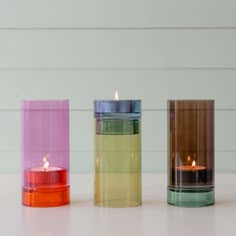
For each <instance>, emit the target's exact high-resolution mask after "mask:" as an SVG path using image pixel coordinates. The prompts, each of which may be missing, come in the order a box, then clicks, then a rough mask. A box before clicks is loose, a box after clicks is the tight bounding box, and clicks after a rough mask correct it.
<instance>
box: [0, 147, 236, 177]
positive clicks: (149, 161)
mask: <svg viewBox="0 0 236 236" xmlns="http://www.w3.org/2000/svg"><path fill="white" fill-rule="evenodd" d="M0 155H1V158H0V160H1V162H2V164H1V165H0V173H9V172H10V173H17V172H20V159H21V154H20V152H2V151H0ZM235 156H236V152H216V153H215V170H216V171H217V172H236V169H235ZM93 167H94V166H93V152H92V151H88V152H82V151H79V152H71V153H70V170H71V172H72V173H83V172H85V173H86V172H90V173H92V172H93ZM142 171H143V172H144V173H147V172H166V171H167V153H166V152H142Z"/></svg>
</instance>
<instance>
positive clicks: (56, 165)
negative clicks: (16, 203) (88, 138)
mask: <svg viewBox="0 0 236 236" xmlns="http://www.w3.org/2000/svg"><path fill="white" fill-rule="evenodd" d="M21 114H22V164H21V166H22V204H23V205H26V206H32V207H53V206H61V205H65V204H67V203H69V201H70V187H69V101H68V100H55V101H54V100H53V101H22V104H21Z"/></svg>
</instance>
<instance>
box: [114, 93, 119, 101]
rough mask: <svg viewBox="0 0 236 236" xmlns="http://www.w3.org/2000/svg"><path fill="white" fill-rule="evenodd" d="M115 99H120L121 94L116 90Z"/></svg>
mask: <svg viewBox="0 0 236 236" xmlns="http://www.w3.org/2000/svg"><path fill="white" fill-rule="evenodd" d="M115 100H119V95H118V92H117V91H115Z"/></svg>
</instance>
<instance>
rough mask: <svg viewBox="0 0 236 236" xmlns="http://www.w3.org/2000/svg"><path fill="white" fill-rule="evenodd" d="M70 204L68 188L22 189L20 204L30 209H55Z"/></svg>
mask: <svg viewBox="0 0 236 236" xmlns="http://www.w3.org/2000/svg"><path fill="white" fill-rule="evenodd" d="M69 202H70V187H69V186H67V187H63V188H62V187H59V188H57V187H54V188H52V187H46V186H44V187H41V188H37V189H32V188H24V187H23V188H22V204H23V205H25V206H31V207H56V206H63V205H66V204H68V203H69Z"/></svg>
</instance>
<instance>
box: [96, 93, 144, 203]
mask: <svg viewBox="0 0 236 236" xmlns="http://www.w3.org/2000/svg"><path fill="white" fill-rule="evenodd" d="M94 117H95V157H94V158H95V195H94V204H95V205H96V206H101V207H131V206H138V205H140V204H141V201H142V192H141V101H140V100H119V97H118V93H116V96H115V100H96V101H94Z"/></svg>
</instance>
